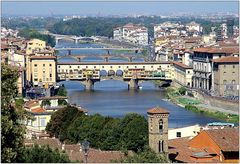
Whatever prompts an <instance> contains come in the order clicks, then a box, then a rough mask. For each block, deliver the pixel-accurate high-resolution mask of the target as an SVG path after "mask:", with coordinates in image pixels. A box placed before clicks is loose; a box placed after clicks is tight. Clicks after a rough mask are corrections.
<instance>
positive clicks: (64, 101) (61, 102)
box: [58, 99, 68, 105]
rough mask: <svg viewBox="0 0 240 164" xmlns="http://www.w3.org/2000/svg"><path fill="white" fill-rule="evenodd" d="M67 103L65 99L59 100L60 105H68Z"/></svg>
mask: <svg viewBox="0 0 240 164" xmlns="http://www.w3.org/2000/svg"><path fill="white" fill-rule="evenodd" d="M67 104H68V103H67V101H66V100H64V99H58V105H67Z"/></svg>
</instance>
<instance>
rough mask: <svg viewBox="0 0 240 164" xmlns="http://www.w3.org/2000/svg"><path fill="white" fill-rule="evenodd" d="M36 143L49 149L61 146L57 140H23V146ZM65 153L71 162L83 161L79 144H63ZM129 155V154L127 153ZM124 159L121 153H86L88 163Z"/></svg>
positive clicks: (96, 151)
mask: <svg viewBox="0 0 240 164" xmlns="http://www.w3.org/2000/svg"><path fill="white" fill-rule="evenodd" d="M31 143H36V144H39V145H49V146H50V147H51V148H53V149H55V148H57V149H59V150H61V144H60V142H59V141H58V140H57V139H53V138H47V139H37V140H25V144H31ZM65 151H66V153H67V154H68V156H69V159H70V160H71V161H77V160H78V161H84V151H80V145H79V144H65ZM129 153H130V154H131V152H129ZM123 157H124V153H123V152H121V151H102V150H99V149H92V148H90V149H89V151H88V162H89V163H110V162H111V161H112V160H120V159H121V158H123Z"/></svg>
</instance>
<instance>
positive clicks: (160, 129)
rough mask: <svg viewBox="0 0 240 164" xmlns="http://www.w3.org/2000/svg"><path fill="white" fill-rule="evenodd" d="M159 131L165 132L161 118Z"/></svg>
mask: <svg viewBox="0 0 240 164" xmlns="http://www.w3.org/2000/svg"><path fill="white" fill-rule="evenodd" d="M159 132H160V133H162V132H163V120H162V119H160V120H159Z"/></svg>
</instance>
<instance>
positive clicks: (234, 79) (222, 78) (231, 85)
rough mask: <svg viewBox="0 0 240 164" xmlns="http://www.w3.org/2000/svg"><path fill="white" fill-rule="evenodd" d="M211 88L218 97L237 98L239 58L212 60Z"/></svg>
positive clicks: (229, 57) (230, 57)
mask: <svg viewBox="0 0 240 164" xmlns="http://www.w3.org/2000/svg"><path fill="white" fill-rule="evenodd" d="M212 65H213V83H212V88H213V90H214V91H215V93H216V94H217V95H219V96H239V57H234V56H228V57H222V58H218V59H214V60H212Z"/></svg>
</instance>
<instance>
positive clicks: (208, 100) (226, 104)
mask: <svg viewBox="0 0 240 164" xmlns="http://www.w3.org/2000/svg"><path fill="white" fill-rule="evenodd" d="M188 92H190V93H192V94H193V95H194V97H196V98H197V99H200V100H203V101H204V103H205V104H208V105H211V106H215V107H218V108H223V109H226V110H232V111H238V110H239V102H238V101H232V100H226V99H224V98H221V97H214V96H210V95H207V94H205V93H202V92H200V91H196V90H188Z"/></svg>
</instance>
